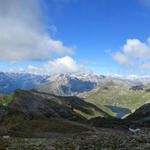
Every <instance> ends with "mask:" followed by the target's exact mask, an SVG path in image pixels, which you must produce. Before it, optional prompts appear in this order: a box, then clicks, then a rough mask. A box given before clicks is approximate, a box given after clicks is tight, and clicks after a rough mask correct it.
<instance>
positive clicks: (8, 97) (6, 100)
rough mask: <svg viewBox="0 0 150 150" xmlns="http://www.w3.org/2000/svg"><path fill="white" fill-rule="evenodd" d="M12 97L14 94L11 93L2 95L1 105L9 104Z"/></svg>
mask: <svg viewBox="0 0 150 150" xmlns="http://www.w3.org/2000/svg"><path fill="white" fill-rule="evenodd" d="M13 98H14V95H13V94H12V95H5V96H3V97H2V98H1V101H0V102H1V104H2V105H3V106H8V105H9V104H11V102H12V100H13Z"/></svg>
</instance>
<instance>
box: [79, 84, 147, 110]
mask: <svg viewBox="0 0 150 150" xmlns="http://www.w3.org/2000/svg"><path fill="white" fill-rule="evenodd" d="M131 88H133V87H130V86H124V85H117V84H113V83H111V84H110V83H109V84H106V85H105V86H102V87H100V88H98V89H94V90H93V91H91V92H88V93H84V94H83V95H80V96H81V97H84V98H85V100H86V101H88V102H91V103H93V104H96V105H97V104H98V103H100V104H102V105H109V106H117V107H122V108H128V109H130V110H132V111H133V110H135V109H137V108H139V107H141V106H142V105H143V104H145V103H146V102H147V101H149V100H150V92H149V89H150V85H145V86H142V89H141V90H132V89H131ZM133 89H134V88H133Z"/></svg>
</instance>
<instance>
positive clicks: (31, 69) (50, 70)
mask: <svg viewBox="0 0 150 150" xmlns="http://www.w3.org/2000/svg"><path fill="white" fill-rule="evenodd" d="M20 71H22V72H27V73H32V74H42V75H44V74H56V73H79V72H80V73H85V72H87V73H89V72H90V71H89V70H88V69H85V68H84V67H83V66H82V65H79V64H77V62H76V61H75V60H73V59H72V58H71V57H69V56H65V57H62V58H57V59H54V60H50V61H48V63H46V64H44V65H43V66H42V67H35V66H32V65H29V66H28V67H27V68H26V69H25V70H24V69H21V70H20Z"/></svg>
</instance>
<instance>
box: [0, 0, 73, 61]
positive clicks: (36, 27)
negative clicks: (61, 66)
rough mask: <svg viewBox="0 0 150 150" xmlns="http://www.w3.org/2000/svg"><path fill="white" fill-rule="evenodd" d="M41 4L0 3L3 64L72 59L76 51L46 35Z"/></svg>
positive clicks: (37, 0) (5, 0)
mask: <svg viewBox="0 0 150 150" xmlns="http://www.w3.org/2000/svg"><path fill="white" fill-rule="evenodd" d="M41 2H42V1H41V0H0V60H1V61H8V62H23V61H39V60H49V59H50V58H51V57H52V55H53V54H57V55H66V54H67V55H68V54H69V55H70V54H72V52H73V48H70V47H66V46H64V45H63V43H62V42H61V41H58V40H54V39H52V38H51V36H50V35H49V34H47V33H46V28H45V27H46V26H45V23H44V22H45V21H44V20H45V19H44V17H43V16H44V15H43V14H42V9H41V7H40V6H41Z"/></svg>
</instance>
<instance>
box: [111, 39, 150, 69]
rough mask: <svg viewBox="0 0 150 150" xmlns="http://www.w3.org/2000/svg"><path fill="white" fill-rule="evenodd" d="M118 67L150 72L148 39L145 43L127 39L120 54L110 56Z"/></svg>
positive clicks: (149, 44) (149, 40)
mask: <svg viewBox="0 0 150 150" xmlns="http://www.w3.org/2000/svg"><path fill="white" fill-rule="evenodd" d="M112 56H113V59H114V60H116V61H117V62H118V63H119V64H120V65H124V66H128V67H130V68H132V69H133V67H134V68H136V69H141V70H142V71H144V70H150V38H148V39H147V41H146V42H141V41H140V40H138V39H128V40H127V42H126V44H125V45H124V46H123V48H122V50H121V52H117V53H115V54H113V55H112Z"/></svg>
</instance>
